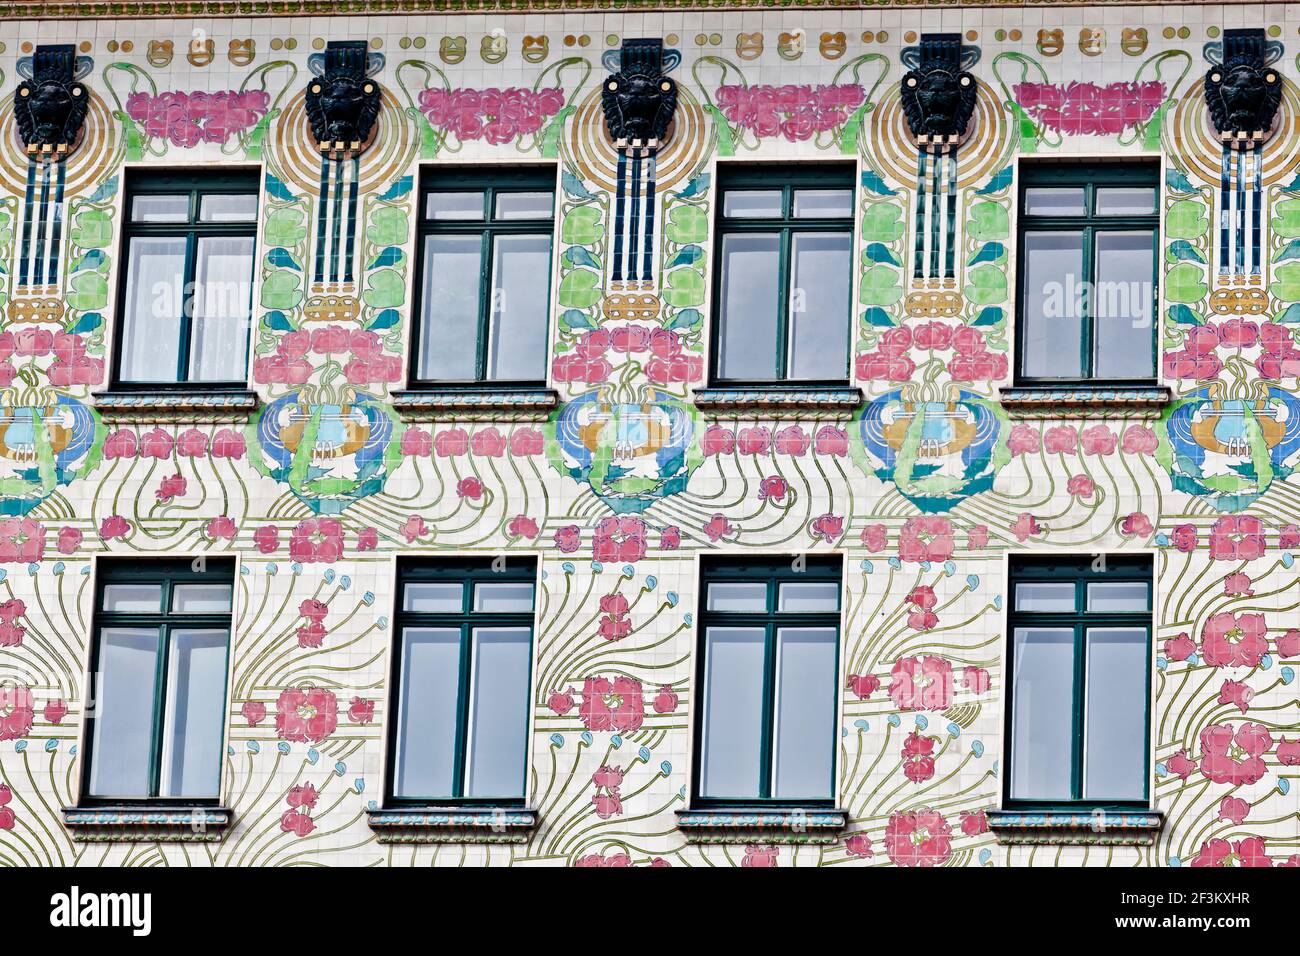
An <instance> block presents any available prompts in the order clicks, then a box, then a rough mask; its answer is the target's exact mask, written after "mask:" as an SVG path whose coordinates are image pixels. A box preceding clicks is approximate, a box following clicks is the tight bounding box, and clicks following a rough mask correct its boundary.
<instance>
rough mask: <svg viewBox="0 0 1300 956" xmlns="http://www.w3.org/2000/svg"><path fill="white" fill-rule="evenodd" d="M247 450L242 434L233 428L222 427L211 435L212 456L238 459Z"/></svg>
mask: <svg viewBox="0 0 1300 956" xmlns="http://www.w3.org/2000/svg"><path fill="white" fill-rule="evenodd" d="M247 450H248V448H247V446H246V445H245V443H244V436H243V435H241V434H240V433H239V432H237V431H235V430H234V429H233V428H223V429H221V430H220V431H219V432H217V433H216V434H215V435H213V436H212V457H213V458H233V459H236V460H238V459H240V458H243V457H244V453H245V452H246V451H247Z"/></svg>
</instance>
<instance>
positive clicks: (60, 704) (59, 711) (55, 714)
mask: <svg viewBox="0 0 1300 956" xmlns="http://www.w3.org/2000/svg"><path fill="white" fill-rule="evenodd" d="M66 716H68V704H67V702H66V701H63V700H51V701H49V702H47V703H46V705H45V719H46V721H47V722H49V723H51V724H55V725H58V724H61V723H63V718H64V717H66Z"/></svg>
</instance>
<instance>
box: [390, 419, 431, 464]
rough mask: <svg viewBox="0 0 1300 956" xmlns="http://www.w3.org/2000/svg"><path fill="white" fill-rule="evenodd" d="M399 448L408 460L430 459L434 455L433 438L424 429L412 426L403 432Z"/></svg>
mask: <svg viewBox="0 0 1300 956" xmlns="http://www.w3.org/2000/svg"><path fill="white" fill-rule="evenodd" d="M398 448H399V450H400V451H401V453H402V454H403V455H405V456H406V457H407V458H428V457H429V456H430V455H431V454H432V453H433V436H432V435H430V434H429V433H428V432H427V431H425V430H424V429H423V428H416V427H415V426H411V427H410V428H408V429H407V430H406V431H404V432H402V441H401V443H400V444H399V446H398Z"/></svg>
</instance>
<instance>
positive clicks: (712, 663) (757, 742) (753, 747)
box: [700, 627, 764, 798]
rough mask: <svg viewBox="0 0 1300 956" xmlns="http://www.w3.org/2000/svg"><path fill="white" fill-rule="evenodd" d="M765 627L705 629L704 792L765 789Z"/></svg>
mask: <svg viewBox="0 0 1300 956" xmlns="http://www.w3.org/2000/svg"><path fill="white" fill-rule="evenodd" d="M763 645H764V639H763V629H762V628H761V627H747V628H729V627H711V628H709V629H708V632H707V634H706V635H705V649H704V653H705V674H704V714H703V717H702V720H703V729H702V731H701V734H700V796H702V797H714V798H726V797H731V798H752V797H757V796H758V795H759V786H760V777H759V775H760V774H761V773H762V745H763V656H764V646H763Z"/></svg>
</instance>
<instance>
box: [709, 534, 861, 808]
mask: <svg viewBox="0 0 1300 956" xmlns="http://www.w3.org/2000/svg"><path fill="white" fill-rule="evenodd" d="M703 594H704V600H703V602H702V606H701V612H700V616H701V623H702V625H703V628H702V633H703V653H702V654H701V655H700V675H699V681H700V686H701V687H702V688H703V700H702V706H703V710H702V712H701V715H700V719H699V748H698V753H699V761H698V762H697V766H696V772H695V784H696V794H697V796H698V798H699V800H700V802H701V803H719V804H727V803H730V804H736V803H769V802H770V803H777V804H795V805H813V804H823V803H830V802H831V800H832V799H833V797H834V758H835V739H836V733H835V724H836V704H837V700H838V687H839V682H838V680H837V678H836V668H837V667H838V651H839V633H840V562H839V561H838V560H837V559H829V560H822V559H812V558H809V559H807V565H806V567H805V569H804V570H802V571H795V570H793V568H792V563H791V561H785V562H780V563H771V564H753V563H747V564H735V563H722V562H708V563H706V564H705V565H704V579H703Z"/></svg>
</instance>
